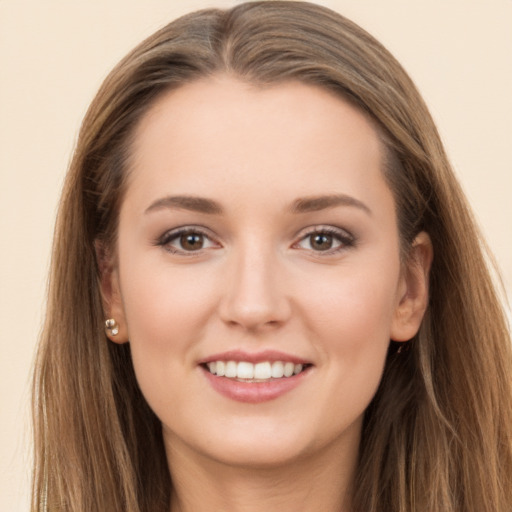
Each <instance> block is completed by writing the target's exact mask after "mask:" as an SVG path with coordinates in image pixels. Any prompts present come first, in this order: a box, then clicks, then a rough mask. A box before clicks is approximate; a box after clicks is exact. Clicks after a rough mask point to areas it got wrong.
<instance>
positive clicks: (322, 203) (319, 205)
mask: <svg viewBox="0 0 512 512" xmlns="http://www.w3.org/2000/svg"><path fill="white" fill-rule="evenodd" d="M338 206H352V207H355V208H359V209H360V210H363V211H364V212H366V213H367V214H368V215H371V214H372V211H371V210H370V208H368V206H366V204H364V203H363V202H362V201H360V200H359V199H356V198H355V197H352V196H349V195H346V194H329V195H321V196H311V197H301V198H298V199H296V200H295V201H293V203H292V204H291V207H290V211H291V212H292V213H296V214H299V213H308V212H317V211H321V210H326V209H328V208H336V207H338ZM167 208H171V209H172V208H176V209H180V210H188V211H193V212H199V213H206V214H210V215H221V214H222V213H224V210H223V208H222V206H221V205H220V204H219V203H217V202H216V201H214V200H213V199H207V198H205V197H197V196H166V197H162V198H160V199H157V200H156V201H154V202H153V203H151V205H150V206H149V207H148V208H146V210H145V213H150V212H153V211H156V210H161V209H167Z"/></svg>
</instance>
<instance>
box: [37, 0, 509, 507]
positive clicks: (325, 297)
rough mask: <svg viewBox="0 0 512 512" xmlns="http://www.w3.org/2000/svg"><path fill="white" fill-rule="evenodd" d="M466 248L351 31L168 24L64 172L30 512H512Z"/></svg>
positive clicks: (327, 17) (502, 432)
mask: <svg viewBox="0 0 512 512" xmlns="http://www.w3.org/2000/svg"><path fill="white" fill-rule="evenodd" d="M481 245H482V244H481V238H480V235H479V233H478V232H477V230H476V228H475V226H474V222H473V220H472V218H471V214H470V211H469V209H468V206H467V204H466V202H465V199H464V196H463V194H462V192H461V190H460V188H459V185H458V184H457V182H456V180H455V178H454V176H453V174H452V172H451V170H450V167H449V164H448V161H447V158H446V156H445V154H444V151H443V148H442V145H441V143H440V140H439V137H438V135H437V131H436V129H435V126H434V125H433V122H432V120H431V118H430V115H429V113H428V111H427V109H426V107H425V105H424V103H423V101H422V100H421V98H420V96H419V95H418V93H417V91H416V89H415V88H414V86H413V84H412V83H411V81H410V79H409V78H408V77H407V75H406V74H405V72H404V71H403V70H402V68H401V67H400V66H399V64H398V63H397V62H396V61H395V60H394V59H393V57H392V56H391V55H389V53H388V52H387V51H386V50H385V49H384V48H383V47H382V46H381V45H380V44H379V43H377V42H376V41H375V40H374V39H373V38H372V37H371V36H369V35H368V34H366V33H365V32H364V31H362V30H361V29H360V28H359V27H357V26H355V25H354V24H353V23H351V22H349V21H348V20H346V19H344V18H342V17H341V16H339V15H337V14H335V13H333V12H331V11H329V10H327V9H325V8H322V7H319V6H314V5H311V4H308V3H297V2H264V3H259V2H256V3H249V4H242V5H240V6H238V7H235V8H233V9H231V10H229V11H218V10H207V11H202V12H199V13H195V14H191V15H189V16H185V17H183V18H181V19H179V20H177V21H175V22H173V23H171V24H170V25H168V26H167V27H165V28H163V29H162V30H160V31H159V32H158V33H156V34H155V35H154V36H152V37H150V38H149V39H148V40H146V41H145V42H143V43H142V44H141V45H140V46H139V47H137V48H136V49H135V50H134V51H133V52H132V53H131V54H129V55H128V56H127V57H126V58H125V59H124V60H123V61H122V62H121V63H120V64H119V65H118V66H117V67H116V68H115V69H114V70H113V72H112V73H111V74H110V76H109V77H108V78H107V79H106V81H105V83H104V84H103V86H102V88H101V89H100V91H99V93H98V95H97V97H96V98H95V100H94V101H93V103H92V105H91V107H90V109H89V112H88V113H87V115H86V118H85V120H84V123H83V126H82V129H81V133H80V137H79V141H78V145H77V149H76V151H75V155H74V158H73V161H72V164H71V168H70V171H69V173H68V177H67V181H66V185H65V189H64V193H63V198H62V202H61V207H60V213H59V217H58V221H57V230H56V237H55V250H54V258H53V264H52V274H51V286H50V298H49V303H48V304H49V306H48V314H47V321H46V325H45V329H44V333H43V336H42V342H41V349H40V354H39V364H38V367H37V374H36V379H35V393H36V400H35V404H36V410H35V417H36V423H35V426H36V428H35V430H36V462H35V467H36V470H35V479H34V481H35V484H34V503H33V508H34V510H76V511H83V510H126V511H159V510H162V511H164V510H165V511H169V510H171V511H173V512H176V511H188V510H194V511H201V510H203V509H208V510H274V509H275V510H322V511H329V510H333V511H339V510H343V511H345V512H355V511H365V512H366V511H375V512H377V511H389V512H391V511H401V512H405V511H407V512H420V511H421V512H423V511H434V510H435V511H437V510H443V511H453V512H455V511H461V510H464V511H469V512H477V511H478V512H481V511H496V510H499V511H506V510H510V509H511V497H512V496H511V494H512V492H511V490H512V485H511V484H512V482H511V479H512V443H511V439H510V425H511V424H512V418H511V415H512V414H511V413H512V408H511V403H512V390H511V379H510V370H511V368H512V365H511V360H512V359H511V354H510V338H509V335H508V333H507V328H506V324H505V320H504V316H503V312H502V310H501V308H500V305H499V301H498V300H497V297H496V293H495V291H494V289H493V285H492V281H491V279H490V277H489V272H488V271H487V269H486V265H485V259H484V255H483V254H482V250H481ZM45 507H46V508H45Z"/></svg>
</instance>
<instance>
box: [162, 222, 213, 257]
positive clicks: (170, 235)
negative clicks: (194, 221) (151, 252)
mask: <svg viewBox="0 0 512 512" xmlns="http://www.w3.org/2000/svg"><path fill="white" fill-rule="evenodd" d="M192 233H193V234H198V235H202V236H204V237H205V238H206V239H207V240H208V241H209V242H211V244H212V246H216V248H218V247H220V246H221V245H220V243H219V242H218V241H217V240H216V239H215V237H214V236H213V235H212V233H211V231H210V230H209V229H207V228H205V227H203V226H197V225H185V226H179V227H176V228H173V229H169V230H168V231H166V232H165V233H163V234H162V235H161V236H159V237H158V238H157V239H156V241H155V245H157V246H161V247H163V248H164V249H165V250H167V251H169V252H170V253H172V254H179V255H184V256H198V255H199V254H202V253H203V252H204V251H205V250H208V249H212V248H214V247H204V248H201V249H198V250H197V251H186V250H184V249H179V248H176V247H171V246H170V245H169V244H170V243H171V242H172V241H174V240H176V239H178V238H179V237H180V236H182V235H187V234H192Z"/></svg>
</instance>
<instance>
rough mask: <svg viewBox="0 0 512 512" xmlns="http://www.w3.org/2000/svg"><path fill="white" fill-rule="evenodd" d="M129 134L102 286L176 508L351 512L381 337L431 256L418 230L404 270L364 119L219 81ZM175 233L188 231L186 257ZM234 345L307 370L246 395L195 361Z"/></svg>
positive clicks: (288, 87) (411, 298) (188, 92)
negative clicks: (222, 388) (220, 384)
mask: <svg viewBox="0 0 512 512" xmlns="http://www.w3.org/2000/svg"><path fill="white" fill-rule="evenodd" d="M134 140H135V142H134V146H133V148H132V160H131V166H130V170H129V178H128V187H127V192H126V196H125V198H124V201H123V204H122V206H121V211H120V222H119V236H118V244H117V255H116V258H113V260H114V261H115V264H113V265H112V267H111V268H110V269H109V271H106V272H105V273H104V279H103V291H104V297H105V305H106V308H107V311H109V312H110V314H111V316H112V317H113V318H115V319H116V320H117V322H118V323H119V325H120V332H119V334H118V335H117V336H115V337H114V336H113V337H111V339H112V341H114V342H116V343H125V342H129V343H130V344H131V350H132V355H133V362H134V367H135V371H136V375H137V380H138V383H139V385H140V387H141V390H142V392H143V393H144V396H145V397H146V399H147V401H148V403H149V404H150V406H151V407H152V409H153V410H154V411H155V413H156V414H157V416H158V417H159V418H160V420H161V421H162V428H163V434H164V441H165V445H166V450H167V455H168V460H169V467H170V471H171V475H172V478H173V483H174V491H173V500H172V507H171V510H172V512H177V511H181V512H184V511H194V512H198V511H199V512H200V511H203V510H208V511H210V510H225V511H233V512H241V511H244V512H247V511H256V510H269V511H273V510H279V511H292V510H293V511H294V512H297V511H306V510H322V511H325V512H328V511H336V512H339V511H340V510H344V511H349V510H350V498H349V496H350V486H351V482H352V478H353V475H354V469H355V466H356V461H357V451H358V446H359V440H360V432H361V424H362V418H363V414H364V411H365V409H366V407H367V406H368V404H369V402H370V401H371V399H372V397H373V396H374V394H375V392H376V390H377V387H378V385H379V382H380V378H381V375H382V371H383V365H384V361H385V356H386V352H387V348H388V345H389V340H390V339H393V340H396V341H407V340H409V339H410V338H411V337H412V336H414V334H415V333H416V332H417V330H418V328H419V325H420V322H421V318H422V316H423V313H424V311H425V308H426V302H427V294H428V290H427V276H428V270H429V266H430V261H431V259H432V249H431V245H430V241H429V239H428V236H427V235H426V234H425V233H421V234H420V235H419V236H418V237H417V239H416V241H415V243H414V245H413V247H412V249H411V252H410V258H409V260H408V262H407V263H406V264H405V265H402V264H401V261H400V252H399V234H398V231H397V220H396V215H395V204H394V199H393V195H392V192H391V191H390V189H389V187H388V186H387V184H386V181H385V180H384V177H383V175H382V172H381V168H382V153H383V148H382V145H381V143H380V141H379V137H378V135H377V133H376V131H375V129H374V127H373V126H372V124H371V123H370V122H369V121H368V119H367V118H366V117H365V116H364V115H363V114H362V113H360V112H359V111H358V110H356V109H354V108H353V107H352V106H350V105H349V104H347V103H346V102H344V101H343V100H341V99H340V98H339V97H336V96H334V95H333V94H331V93H330V92H327V91H324V90H322V89H320V88H316V87H313V86H310V85H305V84H302V83H298V82H289V83H283V84H279V85H274V86H271V87H268V88H261V87H256V86H252V85H248V84H246V83H243V82H241V81H239V80H237V79H235V78H232V77H229V76H224V75H221V76H216V77H214V78H209V79H208V80H202V81H198V82H194V83H192V84H188V85H186V86H183V87H181V88H180V89H177V90H175V91H171V92H169V93H167V94H166V95H165V96H164V97H162V98H160V99H159V101H158V102H157V103H156V104H155V105H153V106H152V108H151V109H150V110H149V112H148V113H147V114H146V115H145V116H144V117H143V119H142V120H141V122H140V124H139V126H138V127H137V131H136V134H135V139H134ZM333 194H337V195H342V196H343V198H344V199H343V200H342V201H341V202H340V201H338V202H337V203H336V204H327V203H328V202H329V201H327V202H326V201H324V202H323V203H322V202H320V203H317V205H316V206H317V209H311V203H310V204H309V206H310V208H309V209H305V208H303V209H302V210H304V211H298V210H300V208H299V209H297V204H298V203H297V201H298V200H299V199H301V198H312V197H315V198H317V197H325V196H331V197H332V195H333ZM169 196H173V197H176V196H180V197H181V196H187V197H194V198H197V197H200V198H207V199H209V200H212V201H214V202H215V208H214V209H213V210H219V211H213V210H212V209H211V208H210V209H211V210H212V211H210V212H204V211H196V209H195V208H197V201H196V202H190V201H189V202H188V203H186V204H183V202H181V203H180V204H177V202H176V200H174V201H170V200H166V199H164V198H167V197H169ZM347 197H348V198H349V199H348V200H347ZM301 204H302V205H304V204H305V202H304V201H303V202H302V203H301ZM294 206H295V208H294ZM182 227H189V228H190V227H191V228H190V229H192V230H194V231H195V232H198V235H196V238H195V240H196V243H195V245H192V248H191V246H184V245H183V244H182V242H183V240H184V239H183V238H180V236H179V235H175V234H173V233H175V230H176V229H178V228H182ZM173 230H174V231H173ZM326 230H327V231H326ZM333 230H334V234H332V233H331V232H332V231H333ZM169 232H171V235H169V234H168V233H169ZM166 234H167V235H166ZM189 234H190V233H189ZM315 234H316V235H315ZM315 236H317V237H318V236H320V238H315ZM318 240H320V241H321V242H322V243H321V244H318V243H316V242H318ZM326 247H327V249H326ZM233 349H238V350H244V351H245V352H248V353H258V352H260V351H263V350H267V349H271V350H279V351H282V352H284V353H286V354H290V355H293V356H296V357H300V358H302V359H304V360H307V361H308V363H310V365H311V366H310V368H309V370H308V372H307V374H305V375H304V376H303V378H302V380H301V382H300V384H299V385H297V386H296V387H295V388H293V389H292V390H290V391H288V392H287V393H285V394H283V395H281V396H279V397H277V398H275V399H273V400H269V401H264V402H262V403H256V404H254V403H243V402H239V401H236V400H232V399H230V398H228V397H226V396H223V395H222V394H220V393H218V392H217V391H216V390H215V389H213V387H212V386H211V385H210V383H209V381H208V379H207V378H206V377H205V371H204V369H203V368H202V367H201V366H200V364H199V363H200V362H201V361H204V359H205V358H207V357H208V356H210V355H212V354H218V353H220V352H224V351H228V350H233Z"/></svg>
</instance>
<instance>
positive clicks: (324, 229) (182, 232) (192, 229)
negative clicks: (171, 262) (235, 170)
mask: <svg viewBox="0 0 512 512" xmlns="http://www.w3.org/2000/svg"><path fill="white" fill-rule="evenodd" d="M187 235H199V236H201V237H203V240H208V241H209V243H210V244H212V246H214V245H217V246H218V247H219V246H220V244H218V243H217V242H215V241H214V240H213V239H212V236H211V235H210V233H209V232H208V231H207V230H205V229H203V228H201V227H199V226H187V227H182V228H176V229H173V230H171V231H167V232H166V233H164V234H163V235H162V236H161V237H160V238H158V239H157V241H156V243H155V245H157V246H160V247H163V248H164V249H165V250H167V251H168V252H170V253H171V254H179V255H183V256H189V257H190V256H197V255H199V254H201V253H202V251H203V250H204V249H210V248H211V247H200V248H199V249H197V250H187V249H184V248H183V247H181V248H177V247H173V246H172V245H171V243H172V242H174V241H176V240H178V241H179V240H180V238H182V237H184V236H187ZM315 235H316V236H318V235H324V236H328V237H332V239H333V241H335V242H338V244H339V245H337V246H336V247H334V248H328V249H326V250H314V249H313V248H309V249H308V248H306V249H305V250H308V251H311V252H313V253H315V255H316V256H320V257H321V256H330V255H333V254H337V253H339V252H341V251H343V250H346V249H348V248H350V247H353V246H354V245H355V244H356V239H355V237H354V236H353V235H351V234H350V233H349V232H348V231H345V230H344V229H340V228H335V227H333V226H311V227H309V228H306V229H304V230H303V231H302V233H301V234H300V238H299V240H298V241H297V242H295V243H294V244H293V245H292V247H293V248H300V244H301V243H303V242H304V241H307V240H308V239H309V241H310V244H311V239H312V237H314V236H315Z"/></svg>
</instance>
